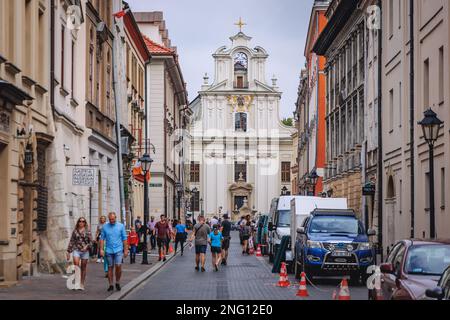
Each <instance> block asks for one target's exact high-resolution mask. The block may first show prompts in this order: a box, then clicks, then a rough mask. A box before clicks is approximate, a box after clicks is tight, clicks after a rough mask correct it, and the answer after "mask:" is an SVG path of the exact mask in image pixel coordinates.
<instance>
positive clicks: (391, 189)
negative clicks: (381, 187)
mask: <svg viewBox="0 0 450 320" xmlns="http://www.w3.org/2000/svg"><path fill="white" fill-rule="evenodd" d="M386 196H387V198H388V199H394V198H395V186H394V178H393V177H392V176H389V179H388V185H387V195H386Z"/></svg>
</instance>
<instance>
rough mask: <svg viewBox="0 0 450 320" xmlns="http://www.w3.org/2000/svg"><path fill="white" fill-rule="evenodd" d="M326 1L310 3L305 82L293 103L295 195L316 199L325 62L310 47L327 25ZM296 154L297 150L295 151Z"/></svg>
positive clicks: (320, 167) (322, 160) (321, 164)
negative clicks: (297, 181) (314, 180)
mask: <svg viewBox="0 0 450 320" xmlns="http://www.w3.org/2000/svg"><path fill="white" fill-rule="evenodd" d="M328 5H329V1H314V5H313V8H312V11H311V18H310V21H309V28H308V34H307V38H306V45H305V52H304V54H305V58H306V69H305V74H304V75H302V77H303V76H305V77H306V78H305V79H303V78H301V82H302V83H301V85H300V90H299V97H298V101H297V111H296V114H297V117H298V120H299V121H300V122H301V123H302V126H301V127H302V128H301V131H299V141H301V147H302V148H301V154H300V155H299V158H298V159H299V162H301V165H299V173H298V175H299V177H300V185H299V191H300V193H301V194H304V195H308V194H311V195H313V194H314V195H317V194H321V193H322V192H323V178H324V168H325V154H326V151H325V136H326V127H325V103H326V101H325V93H326V77H325V73H324V68H325V62H326V61H325V58H324V57H323V56H319V55H317V54H316V53H315V52H313V50H312V49H313V46H314V44H315V43H316V41H317V38H318V37H319V35H320V34H321V32H322V30H323V29H324V28H325V25H326V24H327V18H326V17H325V13H326V11H327V9H328ZM299 150H300V148H299ZM312 175H317V176H318V177H319V178H318V179H317V183H316V184H315V185H314V186H313V185H312V184H311V181H310V178H309V177H310V176H312Z"/></svg>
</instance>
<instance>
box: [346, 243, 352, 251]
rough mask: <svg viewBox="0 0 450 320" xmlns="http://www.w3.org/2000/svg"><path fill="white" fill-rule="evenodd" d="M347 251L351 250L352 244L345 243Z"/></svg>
mask: <svg viewBox="0 0 450 320" xmlns="http://www.w3.org/2000/svg"><path fill="white" fill-rule="evenodd" d="M347 251H348V252H352V251H353V245H351V244H348V245H347Z"/></svg>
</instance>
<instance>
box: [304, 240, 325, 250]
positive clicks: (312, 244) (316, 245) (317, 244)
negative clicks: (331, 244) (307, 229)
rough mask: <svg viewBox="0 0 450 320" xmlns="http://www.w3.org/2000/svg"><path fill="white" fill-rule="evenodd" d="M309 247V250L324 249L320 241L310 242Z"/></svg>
mask: <svg viewBox="0 0 450 320" xmlns="http://www.w3.org/2000/svg"><path fill="white" fill-rule="evenodd" d="M307 245H308V248H310V249H321V248H322V243H321V242H319V241H311V240H308V243H307Z"/></svg>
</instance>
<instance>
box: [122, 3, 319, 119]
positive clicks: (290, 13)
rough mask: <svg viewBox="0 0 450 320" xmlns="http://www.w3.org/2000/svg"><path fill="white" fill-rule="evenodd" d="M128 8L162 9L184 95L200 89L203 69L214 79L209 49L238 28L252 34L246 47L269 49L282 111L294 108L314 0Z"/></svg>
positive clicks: (270, 71) (270, 70)
mask: <svg viewBox="0 0 450 320" xmlns="http://www.w3.org/2000/svg"><path fill="white" fill-rule="evenodd" d="M128 2H129V4H130V6H131V9H132V10H133V11H134V12H139V11H163V12H164V20H165V21H166V26H167V28H168V30H169V38H170V39H171V41H172V45H174V46H177V47H178V53H179V56H180V63H181V68H182V71H183V76H184V78H185V81H186V82H187V85H188V91H189V100H190V101H192V100H193V99H194V98H195V97H196V96H197V93H198V91H199V90H200V86H201V85H202V82H203V75H204V74H205V72H207V73H208V74H209V75H210V80H212V79H213V73H214V64H213V58H212V56H211V55H212V54H213V53H214V52H215V51H216V50H217V49H218V48H219V47H221V46H222V45H226V46H229V45H230V44H231V42H230V40H229V37H230V36H233V35H235V34H236V33H237V32H238V31H239V29H238V27H237V26H235V25H234V23H236V22H237V21H238V20H239V17H242V20H243V21H244V22H245V23H247V26H245V27H244V28H243V31H244V33H245V34H247V35H248V36H250V37H252V38H253V39H252V43H251V47H253V48H254V47H256V46H261V47H263V48H265V49H266V50H267V52H268V53H269V55H270V56H269V59H268V61H267V81H268V82H269V83H271V81H270V79H272V76H273V75H274V74H275V75H276V77H277V78H278V86H279V87H280V91H282V92H283V96H282V100H281V114H280V116H281V117H291V116H292V112H293V111H294V109H295V106H294V104H295V101H296V99H297V88H298V84H299V75H300V70H301V68H302V67H303V66H304V63H305V59H304V54H303V50H304V45H305V40H306V32H307V29H308V23H309V17H310V14H311V7H312V3H313V0H239V1H238V0H226V1H218V0H129V1H128Z"/></svg>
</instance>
